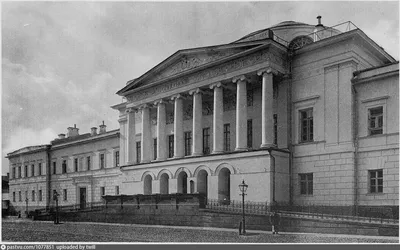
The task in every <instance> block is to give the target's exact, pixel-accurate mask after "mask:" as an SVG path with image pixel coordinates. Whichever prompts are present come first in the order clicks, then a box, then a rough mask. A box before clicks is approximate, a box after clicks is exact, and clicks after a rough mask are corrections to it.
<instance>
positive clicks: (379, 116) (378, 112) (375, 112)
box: [368, 107, 383, 135]
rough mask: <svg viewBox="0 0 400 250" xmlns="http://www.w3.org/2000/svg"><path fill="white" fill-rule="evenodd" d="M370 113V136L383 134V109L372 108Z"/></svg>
mask: <svg viewBox="0 0 400 250" xmlns="http://www.w3.org/2000/svg"><path fill="white" fill-rule="evenodd" d="M368 111H369V113H368V131H369V135H380V134H383V107H377V108H371V109H369V110H368Z"/></svg>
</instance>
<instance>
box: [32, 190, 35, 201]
mask: <svg viewBox="0 0 400 250" xmlns="http://www.w3.org/2000/svg"><path fill="white" fill-rule="evenodd" d="M32 201H35V190H32Z"/></svg>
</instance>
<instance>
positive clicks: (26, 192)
mask: <svg viewBox="0 0 400 250" xmlns="http://www.w3.org/2000/svg"><path fill="white" fill-rule="evenodd" d="M26 199H28V191H25V200H26Z"/></svg>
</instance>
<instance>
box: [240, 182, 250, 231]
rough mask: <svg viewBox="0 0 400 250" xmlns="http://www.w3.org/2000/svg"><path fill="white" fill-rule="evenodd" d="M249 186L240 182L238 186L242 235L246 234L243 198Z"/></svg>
mask: <svg viewBox="0 0 400 250" xmlns="http://www.w3.org/2000/svg"><path fill="white" fill-rule="evenodd" d="M248 187H249V186H248V185H247V184H246V183H244V180H242V184H240V185H239V189H240V192H242V194H241V196H242V210H243V234H246V227H245V218H244V196H245V195H246V190H247V188H248Z"/></svg>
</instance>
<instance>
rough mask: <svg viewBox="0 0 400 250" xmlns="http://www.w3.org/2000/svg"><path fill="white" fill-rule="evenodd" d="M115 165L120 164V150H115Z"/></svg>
mask: <svg viewBox="0 0 400 250" xmlns="http://www.w3.org/2000/svg"><path fill="white" fill-rule="evenodd" d="M114 154H115V166H116V167H118V166H119V151H115V153H114Z"/></svg>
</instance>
